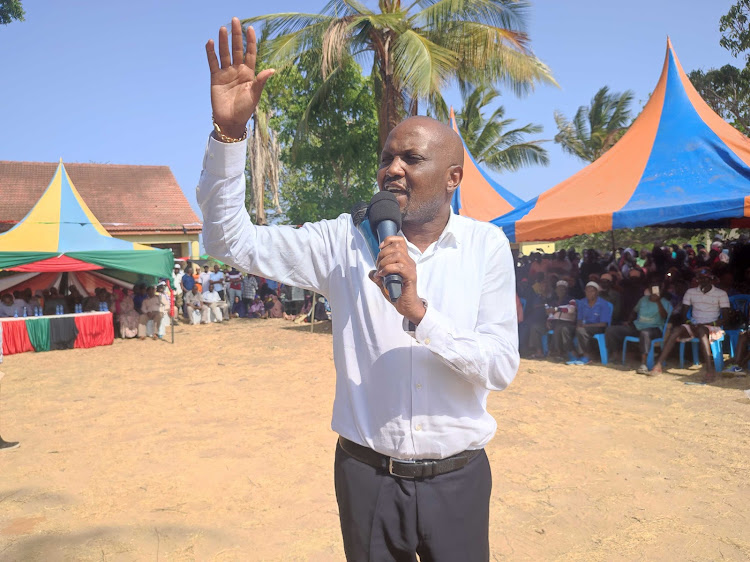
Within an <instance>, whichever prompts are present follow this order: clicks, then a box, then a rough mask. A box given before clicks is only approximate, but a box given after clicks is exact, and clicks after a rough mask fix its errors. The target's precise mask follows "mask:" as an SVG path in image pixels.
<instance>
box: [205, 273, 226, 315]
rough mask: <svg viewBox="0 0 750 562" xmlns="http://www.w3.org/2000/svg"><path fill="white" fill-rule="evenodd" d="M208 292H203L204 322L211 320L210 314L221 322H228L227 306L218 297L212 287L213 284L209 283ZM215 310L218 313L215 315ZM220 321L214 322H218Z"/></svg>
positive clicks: (214, 288)
mask: <svg viewBox="0 0 750 562" xmlns="http://www.w3.org/2000/svg"><path fill="white" fill-rule="evenodd" d="M208 287H209V289H208V291H203V309H202V310H203V311H204V314H205V318H206V321H209V320H210V319H211V314H210V313H211V312H213V313H214V317H216V318H221V320H224V321H228V320H229V305H228V304H227V303H225V302H224V300H223V299H222V298H221V296H219V292H218V291H217V290H216V287H214V284H213V283H211V282H210V281H209V284H208ZM217 310H218V311H219V313H218V314H217ZM219 321H220V320H215V322H219Z"/></svg>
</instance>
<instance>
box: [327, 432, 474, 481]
mask: <svg viewBox="0 0 750 562" xmlns="http://www.w3.org/2000/svg"><path fill="white" fill-rule="evenodd" d="M339 445H340V446H341V448H342V449H343V450H344V452H345V453H347V454H348V455H349V456H350V457H354V458H355V459H357V460H358V461H360V462H363V463H365V464H369V465H370V466H374V467H375V468H380V469H382V470H386V471H388V474H391V475H393V476H398V477H399V478H430V477H431V476H438V475H439V474H445V473H447V472H453V471H454V470H458V469H460V468H463V467H464V466H466V465H467V464H468V462H469V461H470V460H471V459H473V458H474V457H476V456H477V455H479V453H481V452H482V451H483V449H476V450H466V451H464V452H462V453H458V454H457V455H453V456H452V457H448V458H445V459H434V460H432V459H425V460H414V461H409V460H402V459H396V458H393V457H388V456H386V455H381V454H380V453H378V452H376V451H373V450H372V449H370V448H369V447H363V446H362V445H358V444H357V443H354V442H353V441H349V440H348V439H345V438H344V437H339Z"/></svg>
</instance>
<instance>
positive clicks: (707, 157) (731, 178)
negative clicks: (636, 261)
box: [491, 39, 750, 242]
mask: <svg viewBox="0 0 750 562" xmlns="http://www.w3.org/2000/svg"><path fill="white" fill-rule="evenodd" d="M744 217H750V139H748V138H746V137H745V136H743V135H742V134H741V133H740V132H739V131H737V130H736V129H735V128H734V127H732V126H731V125H729V124H728V123H726V122H725V121H724V120H723V119H722V118H721V117H719V116H718V115H717V114H716V113H714V111H713V110H712V109H711V108H710V107H709V106H708V104H706V102H705V101H703V99H702V98H701V97H700V94H698V92H697V91H696V90H695V88H694V87H693V85H692V84H691V83H690V80H689V79H688V77H687V76H686V75H685V72H684V71H683V69H682V66H681V65H680V62H679V60H678V59H677V55H676V54H675V52H674V49H673V47H672V43H671V41H670V40H669V39H667V53H666V57H665V60H664V66H663V69H662V74H661V77H660V79H659V82H658V83H657V85H656V89H655V90H654V92H653V94H652V95H651V98H650V99H649V101H648V103H647V104H646V106H645V107H644V109H643V112H642V113H641V114H640V115H639V116H638V118H637V119H636V120H635V121H634V122H633V124H632V125H631V126H630V129H629V130H628V132H627V133H626V134H625V135H624V136H623V137H622V138H621V139H620V140H619V141H618V142H617V144H615V145H614V146H613V147H612V148H611V149H610V150H609V151H607V152H606V153H605V154H604V155H603V156H602V157H601V158H599V159H598V160H596V161H595V162H593V163H592V164H590V165H588V166H586V167H585V168H584V169H583V170H581V171H580V172H578V173H577V174H575V175H573V176H571V177H570V178H568V179H567V180H565V181H563V182H562V183H560V184H558V185H556V186H555V187H553V188H552V189H549V190H548V191H546V192H544V193H542V194H541V195H539V196H538V197H536V198H534V199H532V200H531V201H529V202H527V203H525V204H524V205H521V206H520V207H518V208H517V209H515V210H513V211H511V212H509V213H507V214H505V215H503V216H499V217H497V218H495V219H494V220H492V221H491V222H492V223H493V224H495V225H497V226H500V227H502V228H503V231H504V232H505V234H506V235H507V236H508V238H509V239H510V240H511V241H515V242H525V241H532V240H559V239H562V238H568V237H570V236H574V235H576V234H590V233H594V232H606V231H609V230H616V229H620V228H635V227H638V226H655V225H662V226H667V225H675V226H676V225H682V226H687V225H688V224H695V225H696V226H706V225H712V226H719V225H730V224H736V223H734V222H733V221H737V220H742V219H743V218H744Z"/></svg>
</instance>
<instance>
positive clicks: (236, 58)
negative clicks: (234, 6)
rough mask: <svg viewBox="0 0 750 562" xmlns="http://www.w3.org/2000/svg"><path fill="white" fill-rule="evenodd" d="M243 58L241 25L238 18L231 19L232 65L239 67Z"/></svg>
mask: <svg viewBox="0 0 750 562" xmlns="http://www.w3.org/2000/svg"><path fill="white" fill-rule="evenodd" d="M244 57H245V51H244V49H243V47H242V24H241V23H240V20H239V19H238V18H232V64H233V65H235V66H239V65H241V64H242V62H243V60H244Z"/></svg>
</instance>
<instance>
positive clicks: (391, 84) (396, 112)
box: [378, 37, 404, 152]
mask: <svg viewBox="0 0 750 562" xmlns="http://www.w3.org/2000/svg"><path fill="white" fill-rule="evenodd" d="M390 44H391V38H390V37H386V38H385V40H384V41H383V50H382V51H381V53H380V54H381V59H382V60H380V61H379V70H380V78H381V81H382V87H383V91H382V97H381V98H380V107H379V111H378V125H379V130H378V133H379V134H378V152H380V151H382V150H383V146H384V145H385V140H386V139H387V138H388V134H389V133H390V132H391V131H392V130H393V129H394V128H395V127H396V125H398V124H399V123H400V122H401V119H402V118H403V115H404V103H403V96H402V95H401V90H400V89H399V87H398V85H397V84H396V82H395V80H394V78H393V64H392V62H391V52H390Z"/></svg>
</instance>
